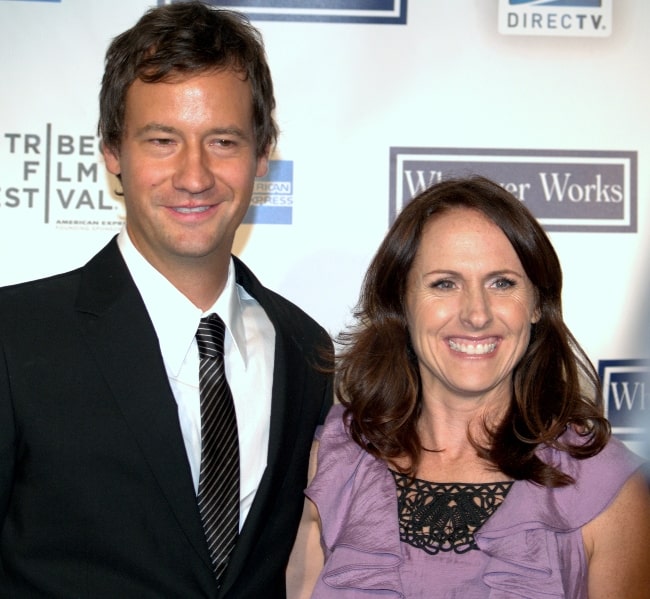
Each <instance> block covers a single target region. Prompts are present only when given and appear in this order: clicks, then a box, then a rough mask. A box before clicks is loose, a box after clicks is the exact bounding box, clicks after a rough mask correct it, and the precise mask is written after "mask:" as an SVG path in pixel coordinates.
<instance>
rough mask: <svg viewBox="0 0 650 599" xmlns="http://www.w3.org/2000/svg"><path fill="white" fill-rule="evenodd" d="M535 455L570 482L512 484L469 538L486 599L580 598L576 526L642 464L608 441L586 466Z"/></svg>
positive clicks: (583, 591)
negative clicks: (477, 553) (478, 556)
mask: <svg viewBox="0 0 650 599" xmlns="http://www.w3.org/2000/svg"><path fill="white" fill-rule="evenodd" d="M567 435H572V433H567ZM576 438H577V437H576ZM538 453H539V456H540V458H541V459H542V460H544V461H545V462H546V463H552V464H554V465H556V466H557V467H559V468H560V470H562V472H565V473H567V474H569V475H571V476H572V477H573V478H574V479H575V481H576V483H575V484H574V485H570V486H568V487H562V488H559V489H549V488H546V487H541V486H539V485H535V484H533V483H530V482H527V481H517V482H515V484H514V485H513V486H512V489H511V490H510V493H509V494H508V496H507V497H506V500H505V501H504V503H503V504H502V505H501V506H500V508H499V509H498V510H497V511H496V512H495V513H494V514H493V515H492V516H491V517H490V518H489V519H488V520H487V522H486V523H485V524H484V525H483V527H482V528H481V530H480V531H478V532H477V533H476V534H475V535H474V538H475V540H476V543H477V545H478V546H479V548H480V550H481V551H483V552H484V553H485V554H486V555H487V556H488V561H487V564H486V567H485V570H484V573H483V580H484V582H485V583H486V584H487V585H488V586H489V587H490V589H491V592H490V595H489V598H490V599H502V598H506V597H526V598H531V599H538V598H539V599H551V598H570V599H583V598H584V599H586V598H587V560H586V556H585V552H584V546H583V543H582V532H581V528H582V526H584V525H585V524H586V523H587V522H589V521H591V520H593V519H594V518H595V517H596V516H597V515H598V514H600V513H601V512H602V511H603V510H605V509H606V508H607V506H608V505H609V504H610V503H611V502H612V501H613V499H614V497H615V496H616V494H617V493H618V491H619V490H620V488H621V487H622V486H623V484H624V483H625V481H626V480H627V479H628V478H629V477H630V476H631V475H632V474H633V473H634V472H635V471H636V470H637V469H638V468H639V466H640V465H641V463H642V460H641V458H640V457H639V456H636V455H635V454H633V453H632V452H630V451H629V450H628V449H627V448H626V447H625V446H624V445H623V444H622V443H621V442H620V441H618V440H616V439H612V440H611V441H610V442H609V443H608V445H607V446H606V447H605V448H604V449H603V451H601V452H600V453H599V454H598V455H596V456H594V457H592V458H590V459H587V460H575V459H573V458H571V457H570V456H569V455H568V454H567V453H565V452H560V451H556V450H554V449H551V448H549V447H544V448H541V449H540V450H539V452H538Z"/></svg>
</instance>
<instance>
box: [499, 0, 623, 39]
mask: <svg viewBox="0 0 650 599" xmlns="http://www.w3.org/2000/svg"><path fill="white" fill-rule="evenodd" d="M499 33H501V34H504V35H549V36H571V37H606V36H609V35H611V33H612V0H499Z"/></svg>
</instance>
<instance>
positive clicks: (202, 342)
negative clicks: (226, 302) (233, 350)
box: [196, 313, 226, 359]
mask: <svg viewBox="0 0 650 599" xmlns="http://www.w3.org/2000/svg"><path fill="white" fill-rule="evenodd" d="M225 335H226V325H225V324H224V322H223V320H221V318H220V317H219V316H218V315H217V314H214V313H213V314H210V316H206V317H205V318H202V319H201V322H200V323H199V328H198V330H197V331H196V343H197V345H198V346H199V358H201V359H203V358H218V357H223V341H224V337H225Z"/></svg>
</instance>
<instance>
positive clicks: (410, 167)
mask: <svg viewBox="0 0 650 599" xmlns="http://www.w3.org/2000/svg"><path fill="white" fill-rule="evenodd" d="M471 175H482V176H484V177H487V178H488V179H492V180H493V181H495V182H496V183H499V184H500V185H501V186H502V187H504V188H505V189H506V190H507V191H509V192H510V193H512V194H513V195H514V196H515V197H517V198H518V199H519V200H520V201H521V202H523V203H524V204H525V205H526V206H527V207H528V209H529V210H530V211H531V212H532V213H533V214H534V215H535V217H536V218H537V219H538V220H539V222H540V224H541V225H542V226H543V227H544V228H545V229H546V230H547V231H574V232H577V231H588V232H618V233H634V232H636V230H637V153H636V152H620V151H611V152H608V151H584V152H583V151H577V150H575V151H571V150H504V149H474V148H465V149H463V148H391V150H390V198H389V222H390V223H392V222H393V220H394V219H395V217H396V215H397V214H398V213H399V212H400V211H401V209H402V208H403V207H404V205H406V204H407V203H408V202H410V201H411V199H412V198H413V197H414V196H415V195H417V194H418V193H420V192H421V191H422V190H424V189H425V188H426V187H429V186H430V185H432V184H434V183H437V182H439V181H442V180H444V179H446V178H450V177H465V176H471Z"/></svg>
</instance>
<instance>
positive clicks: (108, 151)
mask: <svg viewBox="0 0 650 599" xmlns="http://www.w3.org/2000/svg"><path fill="white" fill-rule="evenodd" d="M100 150H101V152H102V156H103V157H104V164H105V165H106V170H108V172H109V173H111V175H115V176H116V177H119V176H120V173H121V172H122V167H121V166H120V155H119V153H118V151H117V149H116V148H113V147H111V146H108V145H106V144H105V143H104V142H102V143H101V144H100Z"/></svg>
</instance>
